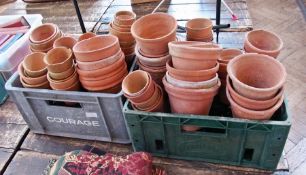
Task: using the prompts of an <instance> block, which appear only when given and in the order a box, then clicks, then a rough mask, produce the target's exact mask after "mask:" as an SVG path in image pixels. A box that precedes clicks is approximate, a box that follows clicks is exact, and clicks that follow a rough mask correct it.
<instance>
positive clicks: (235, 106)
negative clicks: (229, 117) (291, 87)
mask: <svg viewBox="0 0 306 175" xmlns="http://www.w3.org/2000/svg"><path fill="white" fill-rule="evenodd" d="M227 70H228V75H229V77H228V79H227V89H226V90H227V91H226V92H227V98H228V100H229V102H230V104H231V109H232V113H233V116H234V117H238V118H246V119H254V120H268V119H270V118H271V116H272V115H273V114H274V112H275V111H276V110H277V109H278V108H279V107H280V106H281V104H282V103H283V100H284V95H283V93H284V83H285V79H286V70H285V68H284V66H283V65H282V64H281V63H280V62H279V61H277V60H276V59H274V58H273V57H270V56H267V55H263V54H256V53H248V54H243V55H239V56H237V57H235V58H234V59H232V60H231V61H230V62H229V64H228V66H227Z"/></svg>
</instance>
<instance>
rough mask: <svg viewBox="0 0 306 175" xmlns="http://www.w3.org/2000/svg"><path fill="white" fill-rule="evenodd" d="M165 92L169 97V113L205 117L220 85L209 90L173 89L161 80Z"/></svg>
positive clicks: (164, 80)
mask: <svg viewBox="0 0 306 175" xmlns="http://www.w3.org/2000/svg"><path fill="white" fill-rule="evenodd" d="M163 83H164V86H165V90H166V91H167V93H168V95H169V100H170V106H171V111H172V112H173V113H180V114H196V115H197V114H198V115H207V114H208V113H209V110H210V107H211V104H212V102H213V98H214V96H215V95H216V94H217V93H218V89H219V87H220V85H221V83H220V81H219V82H218V84H217V85H215V86H214V87H212V88H209V89H186V88H180V87H175V86H173V85H171V84H170V83H168V82H167V80H166V78H165V77H164V78H163Z"/></svg>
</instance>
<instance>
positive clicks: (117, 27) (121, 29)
mask: <svg viewBox="0 0 306 175" xmlns="http://www.w3.org/2000/svg"><path fill="white" fill-rule="evenodd" d="M110 26H111V27H112V28H113V29H114V30H117V31H119V32H131V25H130V26H125V25H124V26H123V25H117V24H116V23H114V22H112V23H111V24H110Z"/></svg>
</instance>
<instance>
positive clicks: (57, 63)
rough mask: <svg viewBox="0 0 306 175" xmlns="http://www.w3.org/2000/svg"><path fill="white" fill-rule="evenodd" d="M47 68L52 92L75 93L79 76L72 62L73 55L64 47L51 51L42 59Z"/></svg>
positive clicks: (78, 87) (78, 86) (78, 84)
mask: <svg viewBox="0 0 306 175" xmlns="http://www.w3.org/2000/svg"><path fill="white" fill-rule="evenodd" d="M44 61H45V63H46V64H47V68H48V75H47V78H48V81H49V82H50V86H51V88H52V89H54V90H64V91H77V90H79V89H80V82H79V76H78V74H77V72H76V69H75V64H74V62H73V53H72V51H71V49H69V48H66V47H57V48H53V49H51V50H50V51H49V52H48V53H47V54H46V56H45V58H44Z"/></svg>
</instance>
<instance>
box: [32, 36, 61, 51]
mask: <svg viewBox="0 0 306 175" xmlns="http://www.w3.org/2000/svg"><path fill="white" fill-rule="evenodd" d="M62 35H63V34H62V32H61V31H58V33H57V34H56V35H55V36H54V37H53V38H51V39H50V40H48V41H46V42H43V43H39V44H35V43H30V47H31V49H32V50H33V51H41V52H45V51H48V50H50V48H51V49H52V48H53V43H54V41H55V40H56V39H58V38H60V37H61V36H62Z"/></svg>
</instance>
